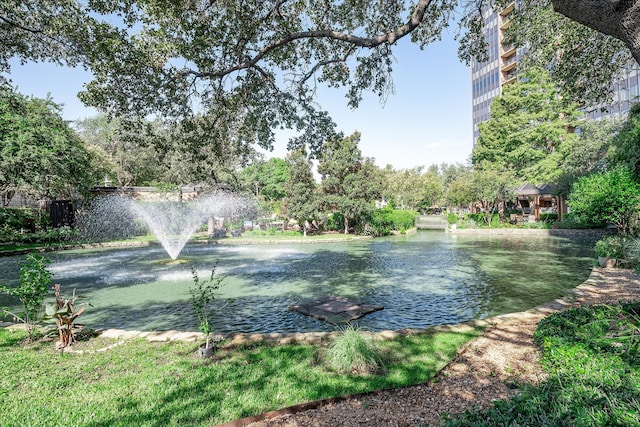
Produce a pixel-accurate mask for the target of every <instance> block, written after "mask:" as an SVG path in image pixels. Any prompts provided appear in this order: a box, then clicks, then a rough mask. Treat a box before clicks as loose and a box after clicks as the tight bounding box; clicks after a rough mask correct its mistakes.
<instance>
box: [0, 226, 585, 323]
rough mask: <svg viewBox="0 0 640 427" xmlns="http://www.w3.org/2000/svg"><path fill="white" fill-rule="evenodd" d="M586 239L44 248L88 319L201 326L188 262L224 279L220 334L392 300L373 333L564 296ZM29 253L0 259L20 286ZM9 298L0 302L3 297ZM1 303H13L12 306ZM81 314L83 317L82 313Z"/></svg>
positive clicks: (375, 318)
mask: <svg viewBox="0 0 640 427" xmlns="http://www.w3.org/2000/svg"><path fill="white" fill-rule="evenodd" d="M591 248H592V246H591V244H587V243H586V242H582V243H581V242H577V241H573V240H568V239H563V238H555V237H550V238H537V237H536V238H504V237H491V238H490V237H481V236H457V237H456V236H452V235H450V234H445V233H442V232H427V231H423V232H418V233H417V234H415V235H411V236H403V237H389V238H382V239H375V240H371V241H355V242H344V243H323V244H274V245H242V246H235V245H193V246H187V247H185V249H184V250H183V251H182V253H181V255H180V259H185V260H188V262H187V263H183V264H177V265H176V264H168V263H166V261H167V260H168V256H167V255H166V253H165V252H164V251H163V250H162V249H161V248H156V247H152V248H134V249H110V250H91V251H87V250H84V251H63V252H56V253H52V254H47V257H49V258H50V259H51V260H52V262H51V264H50V270H51V271H52V272H53V274H54V282H55V283H60V284H62V289H63V293H70V291H71V290H72V289H73V288H76V289H77V290H76V292H77V293H78V294H80V295H83V296H86V297H87V300H88V301H89V302H91V304H92V305H93V307H89V308H88V309H87V312H86V314H84V315H83V316H82V317H81V318H80V319H81V321H82V322H83V323H85V324H87V325H88V326H91V327H94V328H98V327H117V328H124V329H139V330H167V329H178V330H196V321H195V319H194V318H193V316H192V309H191V305H190V302H189V287H190V286H191V285H192V280H191V266H195V267H196V268H197V270H198V274H199V277H200V278H201V279H205V278H208V277H209V275H210V273H211V269H212V268H213V266H214V265H215V264H216V262H217V265H218V266H217V270H216V271H217V272H218V273H219V274H223V275H225V276H226V278H225V280H224V282H223V286H222V288H221V289H220V293H219V297H218V298H219V300H220V303H221V304H222V303H223V302H225V301H228V302H227V305H226V306H225V307H223V308H221V309H220V310H219V312H218V315H217V316H216V318H215V319H214V322H213V323H214V325H213V330H214V331H215V332H216V333H223V334H227V333H235V332H245V333H249V332H303V331H321V330H334V329H335V326H333V325H331V324H328V323H325V322H321V321H318V320H316V319H313V318H308V317H305V316H303V315H301V314H298V313H295V312H291V311H289V310H288V307H289V306H290V305H294V304H298V303H300V302H303V301H305V300H308V299H314V298H318V297H322V296H325V295H339V296H353V297H357V298H361V299H363V300H364V301H366V302H367V303H371V304H378V305H383V306H384V307H385V308H384V310H382V311H378V312H375V313H372V314H369V315H367V316H365V317H364V318H362V319H360V320H359V321H358V324H359V325H360V326H363V327H366V328H368V329H370V330H374V331H375V330H383V329H401V328H424V327H428V326H433V325H440V324H450V323H459V322H463V321H466V320H469V319H478V318H485V317H488V316H494V315H498V314H504V313H509V312H515V311H522V310H527V309H529V308H532V307H535V306H536V305H539V304H542V303H544V302H547V301H550V300H553V299H555V298H558V297H561V296H563V295H565V294H566V293H567V292H568V291H569V290H570V289H572V288H574V287H576V286H578V285H579V284H580V283H582V282H583V281H584V280H585V279H586V278H587V277H588V276H589V273H590V271H591V266H592V265H593V258H594V254H593V250H592V249H591ZM22 259H23V258H22V257H8V258H0V274H1V275H2V276H3V277H5V278H9V279H10V282H13V283H17V279H18V276H19V271H18V267H17V266H18V263H19V262H21V261H22ZM2 303H3V301H0V305H2ZM5 304H6V302H5ZM80 319H79V320H80Z"/></svg>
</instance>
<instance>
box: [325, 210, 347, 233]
mask: <svg viewBox="0 0 640 427" xmlns="http://www.w3.org/2000/svg"><path fill="white" fill-rule="evenodd" d="M325 227H326V228H327V230H329V231H344V215H342V214H341V213H340V212H333V213H330V214H329V216H327V222H326V224H325Z"/></svg>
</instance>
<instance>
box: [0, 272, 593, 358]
mask: <svg viewBox="0 0 640 427" xmlns="http://www.w3.org/2000/svg"><path fill="white" fill-rule="evenodd" d="M599 270H600V269H599V268H598V267H593V269H592V270H591V274H590V275H589V277H588V278H587V280H585V281H584V282H583V283H582V284H580V285H578V286H577V287H576V288H574V289H573V290H572V291H571V292H570V293H569V294H568V295H566V296H565V297H563V298H559V299H555V300H553V301H550V302H548V303H545V304H541V305H539V306H537V307H534V308H532V309H529V310H527V311H521V312H515V313H508V314H501V315H499V316H494V317H489V318H486V319H479V320H470V321H467V322H463V323H459V324H455V325H438V326H432V327H429V328H424V329H409V328H407V329H400V330H396V331H392V330H385V331H379V332H366V331H365V333H368V334H371V335H372V337H373V338H374V340H378V341H382V340H393V339H395V338H397V337H399V336H401V335H415V334H425V333H433V332H458V333H464V332H469V331H472V330H473V329H475V328H477V327H486V326H489V325H498V324H500V323H502V322H506V321H509V320H514V319H522V318H526V317H530V316H537V315H540V314H542V315H545V316H548V315H550V314H553V313H556V312H559V311H562V310H564V309H566V308H569V307H571V306H572V305H573V303H574V302H575V301H576V300H577V299H578V298H579V297H581V296H583V295H585V294H586V293H587V292H588V290H589V289H593V288H594V287H595V286H597V283H598V281H597V279H596V278H594V273H596V272H597V271H599ZM0 327H4V328H21V327H22V325H21V324H14V323H10V322H0ZM96 332H97V333H99V336H100V337H103V338H111V339H117V340H120V342H119V343H117V344H118V345H119V344H120V343H121V341H122V340H129V339H133V338H145V339H146V340H147V341H149V342H167V341H186V342H199V341H203V340H204V334H203V333H201V332H184V331H176V330H169V331H155V332H143V331H135V330H124V329H103V330H96ZM339 333H340V332H339V331H332V332H296V333H275V332H274V333H269V334H258V333H254V334H231V335H228V336H222V335H217V336H214V341H218V342H224V344H222V345H221V346H220V348H233V347H237V346H244V345H252V344H257V343H267V344H277V345H284V344H321V343H323V342H328V341H330V340H331V339H333V338H334V337H336V336H337V335H338V334H339Z"/></svg>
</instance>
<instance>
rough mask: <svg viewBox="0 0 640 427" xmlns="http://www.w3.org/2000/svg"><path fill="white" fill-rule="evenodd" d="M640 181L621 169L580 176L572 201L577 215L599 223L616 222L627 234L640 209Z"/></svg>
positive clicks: (571, 196) (570, 199)
mask: <svg viewBox="0 0 640 427" xmlns="http://www.w3.org/2000/svg"><path fill="white" fill-rule="evenodd" d="M638 198H640V184H638V183H637V182H636V181H635V177H634V176H633V174H632V173H631V172H629V171H628V170H626V169H623V168H618V169H614V170H610V171H607V172H602V173H595V174H592V175H587V176H584V177H581V178H579V179H578V180H577V181H576V182H575V184H574V185H573V188H572V190H571V194H570V195H569V199H568V203H569V206H570V207H571V212H572V213H573V214H574V215H576V217H577V218H580V219H583V220H584V222H586V221H593V222H596V223H605V224H606V223H611V224H615V225H616V227H618V229H619V230H620V232H621V233H622V234H626V233H627V231H628V229H629V226H630V223H631V220H632V218H633V217H634V215H635V214H636V213H637V212H638Z"/></svg>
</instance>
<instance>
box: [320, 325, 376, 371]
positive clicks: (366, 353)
mask: <svg viewBox="0 0 640 427" xmlns="http://www.w3.org/2000/svg"><path fill="white" fill-rule="evenodd" d="M326 361H327V364H328V365H329V366H330V367H331V368H333V369H335V370H336V371H338V372H341V373H354V374H370V373H374V372H377V371H379V370H380V369H382V368H384V366H385V363H384V358H383V357H382V354H381V353H380V350H379V349H378V346H377V345H376V343H375V342H374V341H373V338H372V337H371V336H370V335H367V334H366V333H365V332H364V331H362V330H361V329H360V328H358V327H357V326H354V325H352V324H350V323H349V324H348V325H347V326H346V327H344V328H342V329H341V330H340V334H339V335H338V336H337V337H336V338H335V339H334V340H333V341H332V342H331V344H330V345H329V347H328V349H327V351H326Z"/></svg>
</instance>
